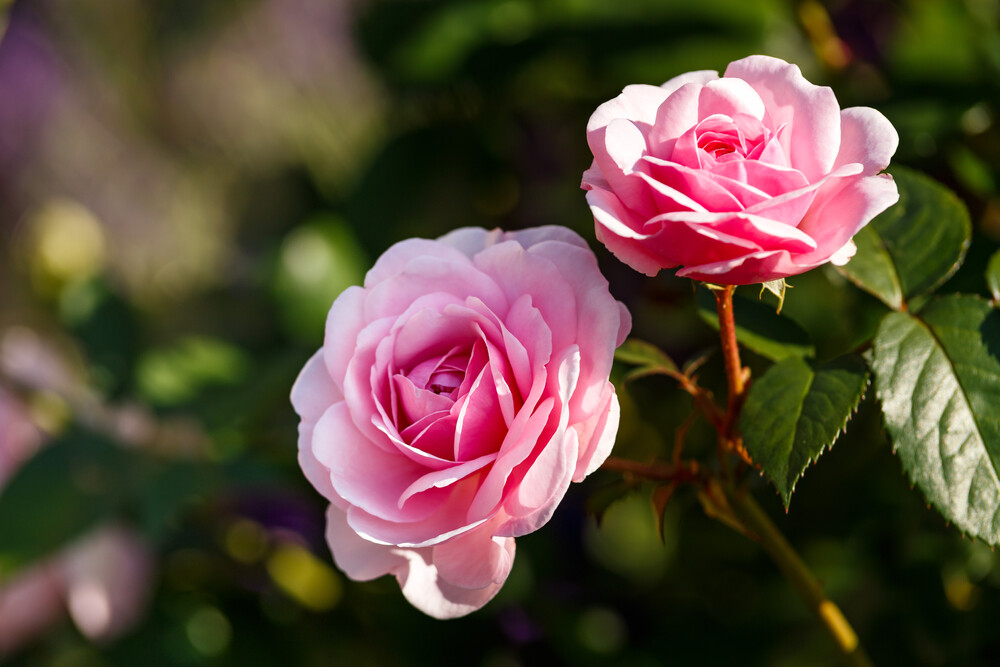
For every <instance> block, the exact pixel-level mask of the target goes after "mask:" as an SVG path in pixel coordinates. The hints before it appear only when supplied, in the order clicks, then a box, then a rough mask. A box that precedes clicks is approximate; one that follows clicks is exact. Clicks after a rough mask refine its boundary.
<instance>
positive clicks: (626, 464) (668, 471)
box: [601, 456, 706, 483]
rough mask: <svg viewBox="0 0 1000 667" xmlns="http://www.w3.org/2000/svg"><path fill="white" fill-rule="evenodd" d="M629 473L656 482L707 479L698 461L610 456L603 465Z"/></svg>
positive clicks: (609, 468) (603, 466)
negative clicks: (664, 461) (668, 461)
mask: <svg viewBox="0 0 1000 667" xmlns="http://www.w3.org/2000/svg"><path fill="white" fill-rule="evenodd" d="M601 467H602V468H604V469H605V470H614V471H616V472H620V473H623V474H627V475H635V476H637V477H642V478H644V479H649V480H653V481H655V482H675V483H682V482H696V481H701V480H704V479H706V477H705V474H704V473H703V472H702V470H701V467H700V466H699V465H698V462H697V461H685V462H682V463H680V464H677V465H673V464H669V465H668V464H662V463H639V462H638V461H629V460H628V459H622V458H618V457H617V456H609V457H608V458H607V460H605V461H604V464H603V465H602V466H601Z"/></svg>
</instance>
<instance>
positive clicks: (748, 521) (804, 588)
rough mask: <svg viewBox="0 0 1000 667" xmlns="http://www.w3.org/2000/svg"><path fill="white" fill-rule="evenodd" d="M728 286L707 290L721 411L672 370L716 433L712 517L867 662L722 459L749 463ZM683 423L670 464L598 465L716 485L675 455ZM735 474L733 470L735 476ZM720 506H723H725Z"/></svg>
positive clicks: (841, 646)
mask: <svg viewBox="0 0 1000 667" xmlns="http://www.w3.org/2000/svg"><path fill="white" fill-rule="evenodd" d="M734 289H735V287H734V286H732V285H730V286H726V287H723V288H719V289H713V293H714V294H715V303H716V311H717V313H718V315H719V336H720V338H721V340H722V353H723V357H724V359H725V367H726V381H727V385H728V390H729V391H728V397H727V405H726V411H725V415H724V416H723V415H722V411H721V410H720V409H719V408H718V407H717V406H716V405H715V403H714V402H713V401H712V398H711V394H709V393H708V392H707V391H705V390H704V389H702V388H701V387H698V386H697V384H696V383H695V382H694V380H693V379H692V378H689V377H688V376H686V375H681V374H679V373H678V374H677V375H676V379H678V381H679V382H680V383H681V386H682V388H684V389H685V390H686V391H688V393H690V394H691V395H692V396H693V397H694V398H695V399H696V400H695V403H696V405H697V406H698V407H699V409H701V411H702V412H703V413H704V414H705V415H706V417H707V418H708V419H709V421H711V422H712V425H713V426H714V427H715V429H716V431H718V434H719V460H720V469H721V471H722V477H723V479H722V480H721V481H722V484H721V488H722V489H723V490H724V494H725V497H726V498H725V500H726V501H727V502H724V503H722V504H721V505H720V509H722V510H723V512H722V514H721V515H719V516H718V517H717V518H719V519H720V520H723V521H724V522H726V523H729V524H730V525H732V526H734V527H736V528H738V529H739V530H740V531H741V532H743V533H744V534H747V535H749V536H751V537H752V538H754V539H756V540H757V541H759V542H760V545H761V546H762V547H763V549H764V551H766V552H767V554H768V556H770V557H771V560H772V561H774V563H775V565H777V566H778V569H779V570H781V573H782V574H783V575H784V576H785V578H786V579H787V580H788V582H789V583H790V584H791V585H792V587H793V588H794V589H795V591H796V592H797V593H798V594H799V597H800V598H802V601H803V602H804V603H805V604H806V606H807V607H808V608H809V610H810V611H811V612H812V613H813V614H814V615H815V616H816V618H817V619H818V620H819V622H820V623H821V624H822V625H823V627H824V628H825V629H826V631H827V633H829V635H830V638H831V639H832V640H833V642H834V644H836V646H837V649H838V650H839V651H840V654H841V656H842V657H843V659H844V663H845V664H846V665H848V666H849V667H872V662H871V659H870V658H869V657H868V655H867V653H865V650H864V649H863V648H862V647H861V644H860V642H859V641H858V635H857V633H856V632H855V631H854V628H852V627H851V624H850V623H849V622H848V621H847V619H846V618H845V617H844V614H843V612H841V611H840V608H839V607H838V606H837V605H836V604H835V603H834V602H833V601H832V600H830V599H829V598H827V597H826V594H825V593H824V592H823V587H822V586H821V585H820V583H819V581H818V580H817V579H816V577H815V576H813V574H812V572H810V571H809V568H808V567H807V566H806V564H805V562H804V561H803V560H802V558H801V557H800V556H799V555H798V554H797V553H796V552H795V550H794V549H793V548H792V546H791V545H790V544H789V543H788V540H786V539H785V537H784V536H783V535H782V534H781V532H780V531H779V530H778V528H777V527H776V526H775V525H774V523H773V522H772V521H771V519H770V518H769V517H768V516H767V514H766V513H765V512H764V511H763V510H762V509H761V507H760V505H758V504H757V502H756V501H755V500H754V499H753V496H751V495H750V493H749V492H748V491H747V489H746V488H745V487H739V488H737V486H736V485H735V483H734V482H733V481H732V478H731V476H730V472H729V467H728V459H727V457H726V456H725V454H726V452H727V451H729V452H733V453H734V454H736V455H737V456H739V457H740V459H741V463H740V467H739V469H738V472H741V471H742V470H743V469H744V467H745V465H749V466H753V461H752V460H751V459H750V457H749V455H748V454H747V452H746V450H745V449H744V448H743V443H742V440H741V438H740V435H739V433H738V432H737V430H736V422H737V419H738V417H739V414H740V410H741V409H742V407H743V400H744V398H745V397H746V390H747V381H748V379H749V376H750V369H748V368H744V367H743V365H742V363H741V362H740V352H739V347H738V344H737V341H736V323H735V320H734V318H733V290H734ZM689 422H690V419H689V420H688V422H685V423H684V424H683V425H682V426H681V429H679V433H678V442H677V443H675V452H674V453H675V457H674V462H673V463H671V464H663V463H649V464H645V463H639V462H638V461H629V460H626V459H620V458H617V457H609V458H608V459H607V461H605V463H604V465H603V466H602V467H603V468H606V469H608V470H616V471H618V472H621V473H623V474H625V475H631V476H637V477H642V478H645V479H649V480H653V481H657V482H664V483H671V484H678V483H693V484H696V485H699V486H701V487H702V488H703V489H704V490H705V491H706V492H710V491H711V490H712V488H719V481H720V480H719V478H718V477H717V476H714V475H712V474H711V473H708V472H705V471H703V470H702V469H701V468H700V466H699V465H698V462H697V461H684V460H680V458H679V452H680V450H679V446H680V443H681V441H682V440H683V434H684V433H686V431H687V427H688V426H689V425H690V424H689ZM739 476H740V475H739V474H738V475H737V477H739ZM725 505H728V506H729V507H728V508H726V507H725ZM730 508H731V509H730Z"/></svg>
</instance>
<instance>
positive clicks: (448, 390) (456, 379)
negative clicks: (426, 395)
mask: <svg viewBox="0 0 1000 667" xmlns="http://www.w3.org/2000/svg"><path fill="white" fill-rule="evenodd" d="M464 375H465V374H464V373H462V372H461V371H459V370H456V369H453V368H439V369H438V370H436V371H434V372H433V373H431V376H430V379H428V381H427V387H426V388H427V389H428V390H430V391H433V392H434V393H435V394H438V395H439V396H447V397H448V398H454V397H455V392H456V391H458V388H459V387H460V386H462V380H463V379H464Z"/></svg>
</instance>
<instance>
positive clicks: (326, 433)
mask: <svg viewBox="0 0 1000 667" xmlns="http://www.w3.org/2000/svg"><path fill="white" fill-rule="evenodd" d="M312 451H313V455H314V456H315V457H316V460H317V461H318V462H319V463H320V464H322V465H323V466H325V467H326V468H328V469H329V470H330V479H331V482H332V484H333V488H334V490H335V491H336V493H337V495H339V496H340V497H341V498H343V499H344V500H345V501H347V502H348V503H350V504H351V505H354V506H356V507H360V508H363V509H364V510H366V511H367V512H369V513H371V514H373V515H375V516H378V517H381V518H384V519H390V520H393V521H417V520H419V519H422V518H426V517H427V516H430V515H431V514H432V513H433V512H434V511H435V510H436V509H437V507H436V506H435V504H434V503H433V502H430V501H428V502H412V503H409V504H407V506H406V508H405V509H400V508H399V498H400V496H401V495H402V494H403V492H404V491H405V490H406V489H407V488H408V487H409V486H410V485H411V484H412V483H413V482H414V481H416V480H417V479H419V478H420V477H421V476H422V475H423V474H424V473H425V472H426V469H425V468H424V467H423V466H420V465H418V464H416V463H414V462H413V461H411V460H410V459H409V458H407V457H405V456H399V454H398V453H396V452H395V450H394V451H393V452H387V451H385V450H383V449H381V448H379V447H375V446H373V445H372V443H371V441H370V440H368V438H366V437H365V436H364V435H363V434H362V433H361V432H359V431H358V429H357V428H356V427H355V426H354V422H353V421H352V420H351V418H350V415H349V413H348V411H347V407H346V405H345V404H344V403H336V404H334V405H332V406H330V408H328V409H327V411H326V412H325V413H323V416H322V417H321V418H320V420H319V422H318V423H317V424H316V428H315V430H314V431H313V439H312ZM420 500H423V499H420Z"/></svg>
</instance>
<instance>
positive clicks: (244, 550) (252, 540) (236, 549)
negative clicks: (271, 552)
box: [225, 519, 267, 563]
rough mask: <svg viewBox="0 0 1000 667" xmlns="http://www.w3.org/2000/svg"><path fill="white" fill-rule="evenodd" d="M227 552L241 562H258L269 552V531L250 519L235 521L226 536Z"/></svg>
mask: <svg viewBox="0 0 1000 667" xmlns="http://www.w3.org/2000/svg"><path fill="white" fill-rule="evenodd" d="M225 544H226V553H228V554H229V555H230V556H232V557H233V559H235V560H238V561H240V562H241V563H256V562H257V561H259V560H260V559H261V558H263V557H264V554H265V553H267V532H266V531H265V530H264V527H263V526H261V525H260V524H259V523H257V522H256V521H251V520H250V519H240V520H239V521H234V522H233V524H232V525H231V526H229V528H228V530H226V536H225Z"/></svg>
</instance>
